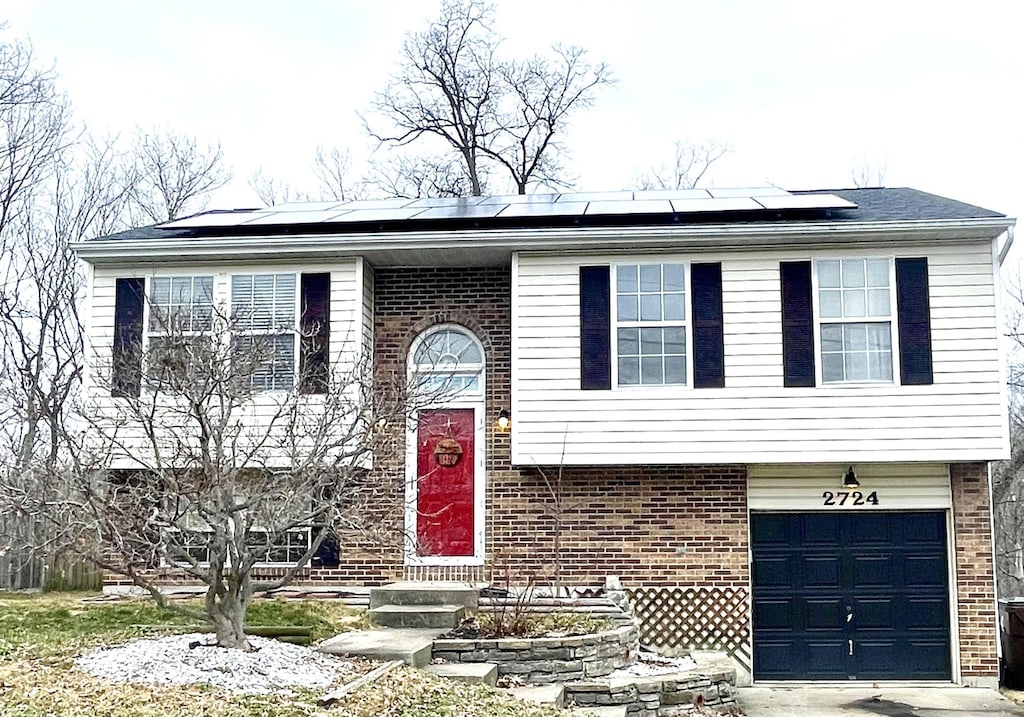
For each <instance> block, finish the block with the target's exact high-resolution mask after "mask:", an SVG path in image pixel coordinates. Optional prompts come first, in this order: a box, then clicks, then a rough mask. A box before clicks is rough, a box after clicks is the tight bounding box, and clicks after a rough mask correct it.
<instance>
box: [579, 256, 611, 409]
mask: <svg viewBox="0 0 1024 717" xmlns="http://www.w3.org/2000/svg"><path fill="white" fill-rule="evenodd" d="M611 330H612V329H611V284H610V282H609V271H608V267H607V266H581V267H580V368H581V376H580V388H582V389H584V390H601V389H610V388H611V387H612V362H611Z"/></svg>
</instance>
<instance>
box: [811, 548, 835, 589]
mask: <svg viewBox="0 0 1024 717" xmlns="http://www.w3.org/2000/svg"><path fill="white" fill-rule="evenodd" d="M803 568H804V582H803V584H804V587H809V588H811V587H813V588H831V587H838V586H839V585H841V584H842V558H840V556H839V555H838V554H836V555H813V556H805V557H804V559H803Z"/></svg>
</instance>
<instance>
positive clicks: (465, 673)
mask: <svg viewBox="0 0 1024 717" xmlns="http://www.w3.org/2000/svg"><path fill="white" fill-rule="evenodd" d="M423 669H424V670H426V671H427V672H429V673H431V674H433V675H437V676H438V677H446V678H448V679H449V680H456V681H458V682H466V683H469V684H471V685H490V686H491V687H494V685H495V684H497V682H498V666H497V665H495V664H494V663H491V662H439V663H437V664H433V665H427V666H426V667H424V668H423Z"/></svg>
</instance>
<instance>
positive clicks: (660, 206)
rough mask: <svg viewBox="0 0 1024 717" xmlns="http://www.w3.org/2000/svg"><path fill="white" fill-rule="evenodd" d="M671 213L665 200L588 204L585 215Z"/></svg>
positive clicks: (669, 204)
mask: <svg viewBox="0 0 1024 717" xmlns="http://www.w3.org/2000/svg"><path fill="white" fill-rule="evenodd" d="M671 211H672V204H671V203H670V202H669V201H668V200H667V199H634V200H633V201H631V202H590V204H588V205H587V211H586V214H587V215H588V216H590V215H594V214H604V215H629V214H668V213H670V212H671Z"/></svg>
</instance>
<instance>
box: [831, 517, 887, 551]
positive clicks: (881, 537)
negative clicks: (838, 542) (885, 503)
mask: <svg viewBox="0 0 1024 717" xmlns="http://www.w3.org/2000/svg"><path fill="white" fill-rule="evenodd" d="M837 517H839V516H837ZM841 517H843V518H848V517H853V516H847V515H843V516H841ZM856 518H857V520H855V521H844V522H846V524H847V526H848V531H849V534H850V544H852V545H892V542H893V536H892V525H891V521H889V520H888V519H887V517H886V515H885V514H883V513H879V514H875V515H872V514H870V513H865V514H862V515H858V516H856Z"/></svg>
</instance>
